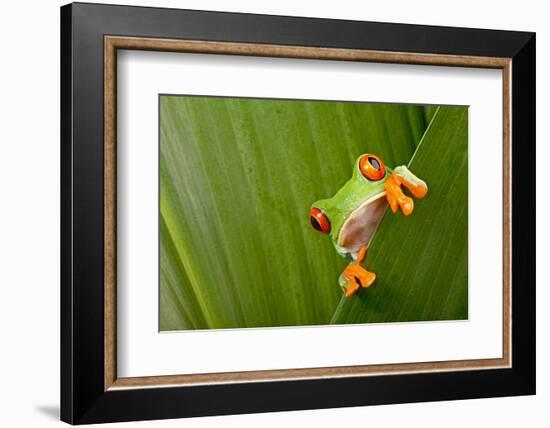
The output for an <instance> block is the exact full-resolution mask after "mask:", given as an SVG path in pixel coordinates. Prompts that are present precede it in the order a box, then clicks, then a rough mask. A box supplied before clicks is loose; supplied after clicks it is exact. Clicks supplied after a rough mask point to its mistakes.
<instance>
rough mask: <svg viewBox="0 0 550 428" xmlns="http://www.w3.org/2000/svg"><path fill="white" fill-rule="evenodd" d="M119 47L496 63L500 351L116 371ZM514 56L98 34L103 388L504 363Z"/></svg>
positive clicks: (508, 328) (507, 354)
mask: <svg viewBox="0 0 550 428" xmlns="http://www.w3.org/2000/svg"><path fill="white" fill-rule="evenodd" d="M117 49H131V50H148V51H169V52H183V53H202V54H218V55H247V56H263V57H266V56H267V57H282V58H302V59H324V60H338V61H362V62H381V63H397V64H419V65H443V66H457V67H476V68H495V69H502V73H503V74H502V81H503V88H502V90H503V116H502V117H503V135H502V137H503V159H502V162H503V219H502V221H503V254H502V255H503V312H502V313H503V323H502V335H503V342H502V343H503V349H502V358H494V359H475V360H457V361H433V362H422V363H401V364H378V365H358V366H343V367H323V368H305V369H283V370H261V371H245V372H229V373H205V374H188V375H170V376H146V377H127V378H119V377H117V374H116V373H117V368H116V236H117V234H116V177H117V171H116V123H117V122H116V120H117V119H116V79H117V77H116V61H117V57H116V52H117ZM511 85H512V59H511V58H498V57H479V56H463V55H439V54H419V53H408V52H384V51H371V50H361V49H337V48H319V47H303V46H284V45H268V44H255V43H254V44H252V43H232V42H212V41H196V40H171V39H155V38H141V37H119V36H105V37H104V216H105V217H104V227H105V231H104V240H105V244H104V292H105V293H104V323H105V327H104V329H105V335H104V389H105V391H107V390H113V389H129V388H132V389H133V388H154V387H167V386H191V385H204V384H220V383H242V382H261V381H274V380H277V381H281V380H298V379H312V378H339V377H357V376H371V375H384V374H385V375H394V374H405V373H419V372H442V371H457V370H471V369H476V370H479V369H496V368H509V367H511V361H512V354H511V349H512V342H511V340H512V311H511V294H512V290H511V286H512V258H511V252H512V230H511V229H512V223H511V221H512V205H511V198H512V164H511V161H512V156H511V146H512V145H511V135H512V134H511V126H512V109H511V104H512V103H511V96H512V93H511V90H512V88H511Z"/></svg>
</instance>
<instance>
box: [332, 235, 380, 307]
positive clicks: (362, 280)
mask: <svg viewBox="0 0 550 428" xmlns="http://www.w3.org/2000/svg"><path fill="white" fill-rule="evenodd" d="M366 254H367V246H366V245H365V246H363V247H362V248H361V250H360V251H359V253H358V255H357V260H355V261H354V262H353V263H350V264H349V265H348V266H346V268H345V269H344V272H342V275H341V280H340V284H341V286H342V288H343V289H344V295H345V296H346V297H350V296H353V295H354V294H355V293H356V292H357V290H359V287H360V286H361V287H363V288H368V287H370V286H371V285H372V283H373V282H374V280H375V279H376V274H375V273H374V272H370V271H368V270H367V269H365V268H364V267H363V266H361V262H362V261H363V260H364V259H365V256H366Z"/></svg>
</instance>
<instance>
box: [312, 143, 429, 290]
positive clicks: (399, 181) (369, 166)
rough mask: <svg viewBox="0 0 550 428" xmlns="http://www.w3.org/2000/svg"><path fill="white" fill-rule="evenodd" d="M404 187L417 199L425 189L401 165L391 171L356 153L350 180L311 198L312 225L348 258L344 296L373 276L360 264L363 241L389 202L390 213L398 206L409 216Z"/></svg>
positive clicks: (341, 280) (368, 283) (342, 283)
mask: <svg viewBox="0 0 550 428" xmlns="http://www.w3.org/2000/svg"><path fill="white" fill-rule="evenodd" d="M402 185H403V186H405V187H406V188H407V189H408V190H409V191H410V192H411V194H412V195H413V196H414V197H416V198H423V197H424V196H425V195H426V193H427V192H428V186H427V185H426V183H425V182H424V181H422V180H421V179H419V178H418V177H416V176H415V175H414V174H413V173H412V172H410V171H409V170H408V168H407V167H406V166H404V165H401V166H398V167H396V168H395V169H393V170H391V169H390V168H388V167H385V166H384V163H383V162H382V159H380V158H379V157H378V156H376V155H373V154H369V153H367V154H364V155H361V156H360V157H359V158H358V159H357V161H356V162H355V166H354V168H353V174H352V176H351V178H350V179H349V180H348V181H347V182H346V183H345V184H344V185H343V186H342V187H341V188H340V189H339V190H338V191H337V192H336V194H335V195H334V196H333V197H332V198H330V199H322V200H319V201H317V202H315V203H314V204H313V205H312V207H311V210H310V211H309V216H310V221H311V225H312V226H313V228H314V229H315V230H317V231H318V232H321V233H324V234H328V235H329V236H330V238H331V240H332V243H333V244H334V247H335V248H336V251H337V252H338V253H339V254H340V255H341V256H343V257H348V258H349V259H351V263H350V264H349V265H348V266H347V267H346V268H345V269H344V271H343V272H342V274H341V275H340V278H339V281H338V282H339V284H340V286H341V287H342V289H343V290H344V295H345V296H346V297H350V296H352V295H353V294H355V293H356V292H357V291H358V290H359V287H360V286H361V287H363V288H368V287H370V286H371V284H372V283H373V282H374V280H375V279H376V274H375V273H374V272H369V271H368V270H367V269H365V268H364V267H363V266H361V262H362V261H363V260H364V258H365V256H366V254H367V248H368V243H369V241H370V238H371V237H372V234H373V233H374V230H375V229H376V226H377V225H378V223H379V222H380V220H381V219H382V215H383V214H384V211H385V209H386V206H387V205H389V206H390V208H391V210H392V212H394V213H396V212H397V211H398V209H401V211H402V212H403V214H404V215H406V216H408V215H410V214H412V212H413V210H414V202H413V200H412V198H410V197H409V196H407V195H405V194H404V193H403V190H402V188H401V186H402Z"/></svg>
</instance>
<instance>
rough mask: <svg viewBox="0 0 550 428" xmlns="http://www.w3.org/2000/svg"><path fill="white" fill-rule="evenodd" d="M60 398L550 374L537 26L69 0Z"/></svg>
mask: <svg viewBox="0 0 550 428" xmlns="http://www.w3.org/2000/svg"><path fill="white" fill-rule="evenodd" d="M61 105H62V111H61V129H62V138H61V156H62V162H61V163H62V171H61V192H62V207H61V212H62V219H61V222H62V235H61V244H62V245H61V246H62V265H61V270H62V282H61V339H62V343H61V390H62V391H61V394H62V395H61V417H62V420H64V421H66V422H69V423H72V424H83V423H97V422H115V421H129V420H143V419H160V418H176V417H187V416H201V415H221V414H230V413H249V412H268V411H279V410H296V409H313V408H326V407H343V406H359V405H370V404H386V403H404V402H413V401H428V400H450V399H463V398H476V397H492V396H505V395H526V394H534V393H535V258H534V255H535V221H534V220H535V209H534V207H535V196H534V189H535V163H534V159H535V35H534V34H533V33H525V32H509V31H495V30H481V29H465V28H446V27H428V26H417V25H407V24H390V23H372V22H356V21H339V20H327V19H312V18H297V17H281V16H266V15H249V14H233V13H219V12H204V11H200V12H199V11H191V10H176V9H157V8H141V7H128V6H112V5H111V6H108V5H92V4H78V3H75V4H70V5H67V6H64V7H62V8H61Z"/></svg>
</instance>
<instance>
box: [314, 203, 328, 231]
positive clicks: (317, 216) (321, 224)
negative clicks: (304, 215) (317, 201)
mask: <svg viewBox="0 0 550 428" xmlns="http://www.w3.org/2000/svg"><path fill="white" fill-rule="evenodd" d="M309 221H311V225H312V226H313V228H314V229H315V230H318V231H319V232H322V233H329V232H330V221H329V219H328V217H327V216H326V215H325V213H324V212H323V211H321V210H320V209H319V208H312V209H311V210H310V211H309Z"/></svg>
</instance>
